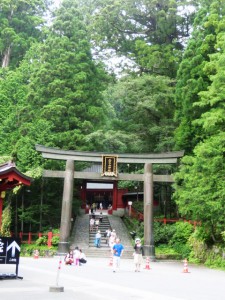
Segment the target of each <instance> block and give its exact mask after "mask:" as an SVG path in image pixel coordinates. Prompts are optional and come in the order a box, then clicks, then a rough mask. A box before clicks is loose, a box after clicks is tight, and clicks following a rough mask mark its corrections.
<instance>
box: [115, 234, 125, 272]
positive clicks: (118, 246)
mask: <svg viewBox="0 0 225 300" xmlns="http://www.w3.org/2000/svg"><path fill="white" fill-rule="evenodd" d="M123 251H124V246H123V245H122V244H121V243H120V239H119V238H116V243H115V245H114V246H113V272H116V270H119V267H120V258H121V256H122V254H123Z"/></svg>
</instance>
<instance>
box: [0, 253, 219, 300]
mask: <svg viewBox="0 0 225 300" xmlns="http://www.w3.org/2000/svg"><path fill="white" fill-rule="evenodd" d="M58 266H59V258H58V257H55V258H39V259H33V258H21V259H20V265H19V274H18V275H19V276H22V277H23V279H22V280H20V279H17V280H0V297H1V299H4V300H16V299H19V300H20V299H22V300H40V299H41V300H53V299H54V300H58V299H60V300H61V299H62V300H72V299H73V300H88V299H90V300H122V299H123V300H124V299H125V300H129V299H135V300H143V299H144V300H145V299H146V300H147V299H148V300H194V299H198V300H209V299H210V300H224V299H225V272H223V271H215V270H210V269H207V268H204V267H198V266H190V265H189V271H190V273H187V274H184V273H182V270H183V264H182V263H181V262H180V263H179V262H154V263H153V262H152V263H150V268H151V269H150V270H146V269H144V266H145V263H144V265H143V267H142V270H141V272H140V273H135V272H134V266H133V261H132V260H131V259H122V260H121V268H120V271H119V272H117V273H113V272H112V267H110V266H109V260H108V259H105V258H104V259H103V258H102V259H100V258H89V260H88V263H87V264H86V265H83V266H81V267H75V266H64V264H62V268H61V270H60V272H59V277H58V284H59V286H62V287H64V292H62V293H55V292H50V291H49V288H50V287H54V286H56V281H57V271H58ZM14 271H15V266H14V265H0V273H4V272H7V273H10V272H14Z"/></svg>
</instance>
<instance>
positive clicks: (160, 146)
mask: <svg viewBox="0 0 225 300" xmlns="http://www.w3.org/2000/svg"><path fill="white" fill-rule="evenodd" d="M104 97H105V99H106V100H107V101H108V102H109V103H110V104H111V106H112V107H113V108H114V113H113V114H112V116H111V123H110V124H109V126H110V128H112V129H113V130H110V131H109V138H110V136H111V139H110V140H109V139H107V140H104V139H103V141H104V142H105V143H106V142H107V143H106V145H109V147H110V145H111V144H112V142H111V141H112V139H113V142H114V140H116V143H117V144H115V145H116V146H117V145H118V146H117V148H119V149H118V150H122V151H123V152H134V153H137V152H139V153H140V152H151V151H152V152H158V151H168V150H170V149H171V148H172V147H173V138H172V136H173V131H174V123H173V112H174V104H173V102H174V87H173V81H172V80H170V79H169V78H168V77H166V76H150V75H143V76H140V77H137V78H132V77H125V78H123V80H121V81H119V82H118V83H117V84H115V85H114V86H109V89H108V90H107V91H106V92H105V93H104ZM165 107H167V109H166V110H165ZM95 136H96V138H98V136H97V135H95ZM101 140H102V139H98V140H97V139H96V142H97V141H101ZM96 142H95V143H96ZM114 143H115V142H114ZM109 149H110V150H111V147H110V148H109ZM112 150H113V151H115V150H116V149H115V147H114V148H113V149H112Z"/></svg>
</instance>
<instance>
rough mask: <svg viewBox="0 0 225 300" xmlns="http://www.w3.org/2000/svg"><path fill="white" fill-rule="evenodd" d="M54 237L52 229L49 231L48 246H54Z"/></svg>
mask: <svg viewBox="0 0 225 300" xmlns="http://www.w3.org/2000/svg"><path fill="white" fill-rule="evenodd" d="M52 237H53V234H52V232H51V231H49V232H48V248H50V247H51V246H52Z"/></svg>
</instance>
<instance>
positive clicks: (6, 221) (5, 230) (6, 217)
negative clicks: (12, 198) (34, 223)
mask: <svg viewBox="0 0 225 300" xmlns="http://www.w3.org/2000/svg"><path fill="white" fill-rule="evenodd" d="M10 225H11V205H10V202H9V203H8V204H7V206H6V207H5V208H4V210H3V212H2V224H1V228H0V235H1V236H6V237H10V236H11V232H10Z"/></svg>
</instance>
